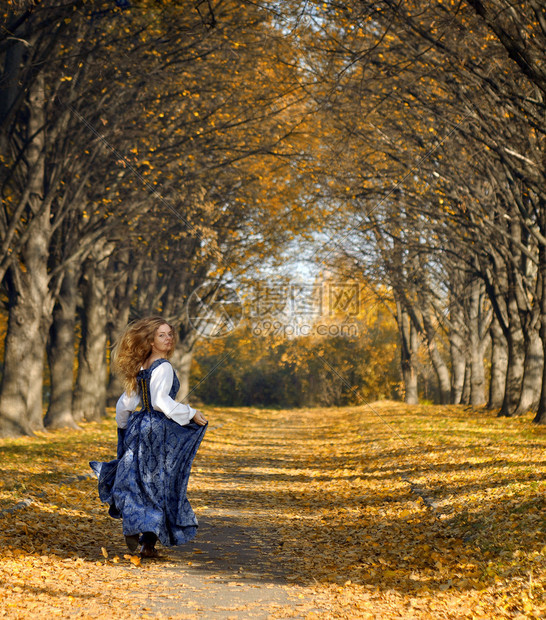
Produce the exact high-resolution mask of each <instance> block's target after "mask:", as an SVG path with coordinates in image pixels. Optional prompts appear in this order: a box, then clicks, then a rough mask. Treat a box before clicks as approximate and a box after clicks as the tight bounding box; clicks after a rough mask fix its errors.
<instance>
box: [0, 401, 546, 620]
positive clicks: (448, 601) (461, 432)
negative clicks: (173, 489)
mask: <svg viewBox="0 0 546 620" xmlns="http://www.w3.org/2000/svg"><path fill="white" fill-rule="evenodd" d="M205 412H206V414H207V415H208V417H209V420H210V423H209V429H208V430H207V434H206V435H205V439H204V441H203V443H202V445H201V448H200V450H199V452H198V454H197V457H196V460H195V462H194V468H193V473H192V476H191V478H190V485H189V489H188V497H189V499H190V501H191V503H192V506H193V508H194V510H195V512H196V513H197V516H198V518H199V520H200V524H201V527H200V530H199V532H198V535H197V538H196V539H195V540H194V541H193V542H192V543H190V544H189V545H186V546H184V547H181V548H177V549H164V548H160V552H161V557H160V558H159V559H158V560H142V561H141V560H140V558H139V557H137V556H131V555H129V554H128V552H127V550H126V549H125V547H124V543H123V537H122V535H121V525H120V522H119V521H116V520H113V519H110V518H109V517H108V516H107V509H106V507H105V506H104V505H102V504H101V503H100V501H99V499H98V497H97V493H96V481H95V480H94V479H93V478H92V477H91V476H90V475H89V472H90V470H89V468H88V464H87V463H88V461H89V460H110V459H111V458H112V457H113V455H114V453H115V422H114V420H113V415H112V414H110V416H109V417H108V418H107V419H105V420H103V421H101V422H97V423H86V424H84V425H83V426H82V430H80V431H56V432H50V433H41V434H38V435H37V436H35V437H27V438H20V439H13V440H7V439H5V440H1V441H0V456H1V460H0V472H1V474H0V532H1V533H0V542H1V545H2V546H1V547H0V558H1V562H0V596H1V600H2V603H1V604H0V617H7V618H34V617H42V618H52V617H55V618H103V617H108V618H114V619H116V618H130V617H138V618H180V619H183V618H192V619H193V618H196V619H208V618H211V619H213V618H218V619H233V620H235V619H240V618H252V619H260V618H264V619H265V618H271V619H275V618H302V619H307V620H311V619H319V618H320V619H324V620H326V619H333V618H347V619H351V620H352V619H353V618H369V619H371V618H375V619H377V620H384V619H387V620H388V619H391V618H404V619H406V618H416V619H417V618H434V619H439V618H474V619H479V618H481V619H484V620H485V619H487V620H491V619H496V618H518V619H519V618H546V602H545V593H546V532H545V527H544V525H545V514H546V510H545V508H546V502H545V490H546V476H545V473H546V459H545V454H546V428H544V427H537V426H534V425H533V424H531V418H530V417H528V416H527V417H524V418H517V419H499V418H496V417H495V416H494V415H493V414H492V413H490V412H486V411H484V410H472V409H470V408H465V407H462V406H459V407H439V406H426V405H422V406H415V407H408V406H406V405H403V404H400V403H392V402H383V403H374V404H372V405H368V406H362V407H353V408H341V409H311V410H262V409H251V408H244V409H234V408H232V409H223V410H220V409H216V408H206V409H205Z"/></svg>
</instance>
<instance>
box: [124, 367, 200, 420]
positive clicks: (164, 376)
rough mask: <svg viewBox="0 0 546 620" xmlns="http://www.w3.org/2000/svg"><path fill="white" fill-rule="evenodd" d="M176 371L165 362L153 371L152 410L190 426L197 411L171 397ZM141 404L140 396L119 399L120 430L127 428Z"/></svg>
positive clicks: (127, 396)
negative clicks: (130, 418)
mask: <svg viewBox="0 0 546 620" xmlns="http://www.w3.org/2000/svg"><path fill="white" fill-rule="evenodd" d="M173 378H174V371H173V367H172V366H171V364H170V363H169V362H163V363H162V364H159V366H156V367H155V368H154V369H153V370H152V376H151V377H150V396H151V397H152V403H151V404H152V408H153V409H157V410H158V411H162V412H163V413H164V414H165V415H166V416H167V417H168V418H170V419H171V420H173V421H174V422H176V423H177V424H180V426H184V425H186V424H189V423H190V421H191V420H192V419H193V416H194V415H195V413H196V410H195V409H193V408H192V407H190V406H189V405H185V404H184V403H178V402H176V401H175V400H173V399H172V398H171V397H170V396H169V392H170V391H171V388H172V385H173ZM140 403H141V398H140V396H139V395H138V394H131V395H129V394H127V392H123V394H122V395H121V396H120V397H119V400H118V402H117V404H116V422H117V425H118V427H119V428H127V422H128V420H129V415H130V414H131V413H132V412H133V411H136V410H137V409H138V408H139V406H140Z"/></svg>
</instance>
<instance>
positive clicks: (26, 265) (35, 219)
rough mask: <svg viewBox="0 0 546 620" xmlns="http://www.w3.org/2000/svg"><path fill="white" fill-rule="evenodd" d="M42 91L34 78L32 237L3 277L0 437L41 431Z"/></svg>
mask: <svg viewBox="0 0 546 620" xmlns="http://www.w3.org/2000/svg"><path fill="white" fill-rule="evenodd" d="M43 106H44V86H43V76H42V75H41V74H39V75H38V76H37V77H36V82H35V86H34V88H33V90H32V92H31V94H30V96H29V103H28V107H29V120H28V135H29V136H31V142H30V144H29V146H28V148H27V165H28V181H27V182H28V184H29V186H30V197H29V201H28V212H29V217H31V218H32V221H31V222H30V224H29V226H31V228H32V232H31V234H30V235H29V239H28V241H27V243H26V245H25V247H24V248H23V250H22V252H21V255H20V257H19V260H15V261H14V265H13V266H12V267H11V268H10V272H9V274H8V277H7V288H8V295H9V320H8V331H7V335H6V340H5V353H4V373H3V377H2V390H1V394H0V435H2V436H13V435H20V434H27V433H31V432H32V431H33V430H38V429H41V428H43V423H42V418H43V412H42V389H43V364H44V358H45V337H44V333H45V331H44V330H46V329H47V327H48V320H49V315H50V312H51V296H50V294H49V275H48V272H47V258H48V250H49V241H50V210H49V207H48V203H44V199H43V196H44V170H45V157H44V148H45V147H44V134H43V126H44V120H45V119H44V111H43Z"/></svg>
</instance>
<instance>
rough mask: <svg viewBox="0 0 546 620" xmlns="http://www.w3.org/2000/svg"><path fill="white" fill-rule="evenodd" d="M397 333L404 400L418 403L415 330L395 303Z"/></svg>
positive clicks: (407, 317) (413, 403)
mask: <svg viewBox="0 0 546 620" xmlns="http://www.w3.org/2000/svg"><path fill="white" fill-rule="evenodd" d="M396 306H397V318H398V331H399V333H400V343H401V346H400V363H401V366H402V379H403V381H404V400H405V402H406V403H408V405H416V404H418V402H419V392H418V384H417V368H416V357H417V350H418V348H419V341H418V336H417V330H416V329H415V327H414V326H413V325H412V323H411V319H410V317H409V315H408V313H407V312H406V311H405V310H403V309H402V307H401V304H400V303H397V304H396Z"/></svg>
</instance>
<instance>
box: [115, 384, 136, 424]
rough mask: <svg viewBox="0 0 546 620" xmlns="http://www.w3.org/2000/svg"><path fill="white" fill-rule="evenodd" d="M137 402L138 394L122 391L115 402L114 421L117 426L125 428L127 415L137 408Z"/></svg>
mask: <svg viewBox="0 0 546 620" xmlns="http://www.w3.org/2000/svg"><path fill="white" fill-rule="evenodd" d="M139 404H140V396H139V395H138V394H132V395H131V396H129V395H128V394H127V392H123V394H122V395H121V396H120V397H119V400H118V402H117V403H116V423H117V425H118V428H127V420H128V419H129V415H130V414H131V413H132V412H133V411H135V410H136V409H137V408H138V406H139Z"/></svg>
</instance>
